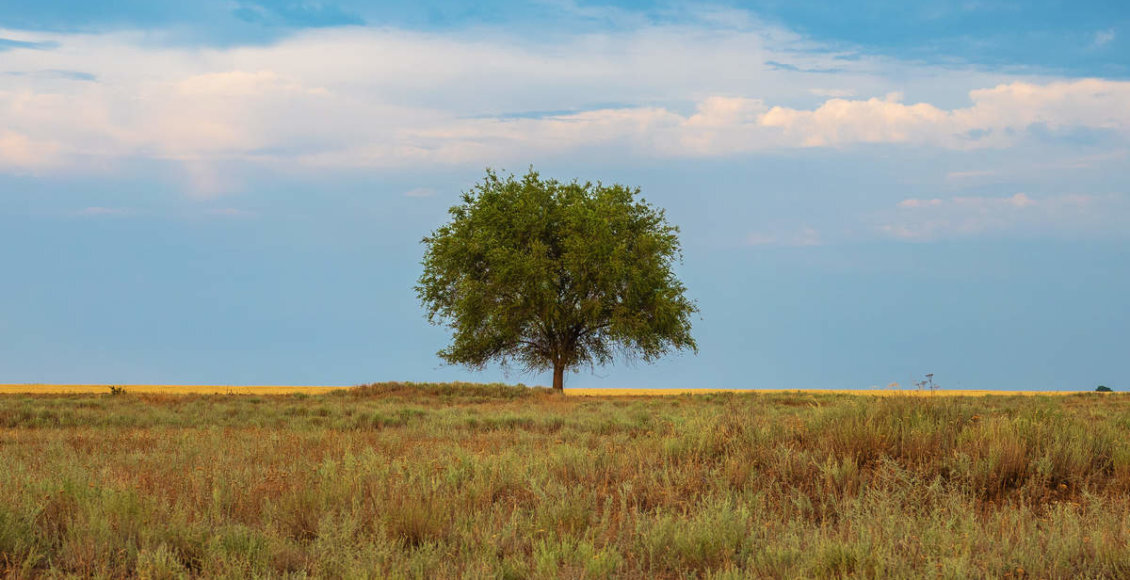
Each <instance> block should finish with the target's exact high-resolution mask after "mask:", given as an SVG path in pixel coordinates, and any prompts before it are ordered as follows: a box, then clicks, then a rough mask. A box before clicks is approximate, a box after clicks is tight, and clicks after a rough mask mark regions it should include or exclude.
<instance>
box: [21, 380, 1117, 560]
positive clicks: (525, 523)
mask: <svg viewBox="0 0 1130 580" xmlns="http://www.w3.org/2000/svg"><path fill="white" fill-rule="evenodd" d="M1128 431H1130V398H1126V397H1123V396H1121V395H1113V396H1110V395H1107V396H1100V395H1095V394H1079V395H1072V396H1059V397H1040V396H1037V397H1021V396H1011V397H1010V396H1001V397H980V398H976V397H909V396H907V397H884V398H871V397H859V396H852V395H843V394H816V393H791V392H790V393H769V394H766V393H746V394H734V393H713V394H704V395H697V396H695V395H687V394H683V395H679V396H670V397H633V398H627V397H605V398H594V397H576V398H572V397H564V398H563V397H558V396H554V395H553V394H551V393H549V392H548V391H547V390H545V389H524V388H513V387H506V386H502V385H480V386H475V385H410V384H380V385H370V386H366V387H362V388H358V389H349V390H340V389H339V390H335V391H331V392H328V393H324V394H317V395H309V394H298V395H286V396H281V395H226V394H205V395H201V394H180V395H172V394H162V393H156V394H154V393H139V392H128V391H127V392H126V393H125V394H121V395H113V396H111V395H109V394H70V395H45V394H19V395H3V396H0V457H2V459H3V464H4V469H3V470H0V490H3V494H4V501H3V502H0V576H10V577H38V576H47V577H68V576H70V577H74V576H78V577H128V576H139V577H147V578H148V577H164V578H173V577H185V576H191V577H209V578H211V577H231V578H237V577H238V578H244V577H297V576H306V577H309V576H314V577H374V578H387V577H393V578H399V577H419V578H457V577H459V578H463V577H472V578H485V577H490V578H526V577H534V578H582V577H588V578H600V577H626V578H681V577H699V578H747V577H773V578H797V577H846V576H857V577H892V578H920V577H945V578H1005V577H1012V578H1020V577H1044V578H1068V577H1091V578H1102V577H1106V578H1117V577H1128V576H1130V437H1127V435H1128Z"/></svg>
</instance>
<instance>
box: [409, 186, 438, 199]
mask: <svg viewBox="0 0 1130 580" xmlns="http://www.w3.org/2000/svg"><path fill="white" fill-rule="evenodd" d="M435 194H436V192H435V190H434V189H431V188H428V187H417V188H415V189H409V190H408V191H405V192H404V197H431V196H433V195H435Z"/></svg>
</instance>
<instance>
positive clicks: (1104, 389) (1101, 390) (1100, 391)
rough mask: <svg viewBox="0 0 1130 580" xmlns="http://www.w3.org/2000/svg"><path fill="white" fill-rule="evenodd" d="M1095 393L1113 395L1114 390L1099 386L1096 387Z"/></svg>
mask: <svg viewBox="0 0 1130 580" xmlns="http://www.w3.org/2000/svg"><path fill="white" fill-rule="evenodd" d="M1095 392H1096V393H1113V392H1114V389H1112V388H1110V387H1108V386H1106V385H1099V386H1097V387H1095Z"/></svg>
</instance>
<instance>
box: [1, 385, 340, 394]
mask: <svg viewBox="0 0 1130 580" xmlns="http://www.w3.org/2000/svg"><path fill="white" fill-rule="evenodd" d="M116 386H119V387H121V388H123V389H125V390H126V391H127V392H130V393H163V394H171V395H210V394H227V393H235V394H239V395H287V394H291V393H306V394H310V395H314V394H318V393H325V392H328V391H335V390H339V389H348V388H350V387H322V386H318V387H303V386H280V385H255V386H235V385H116ZM108 392H110V385H43V384H26V385H0V394H4V393H10V394H34V395H50V394H66V393H108Z"/></svg>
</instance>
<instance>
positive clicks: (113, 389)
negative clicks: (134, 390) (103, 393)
mask: <svg viewBox="0 0 1130 580" xmlns="http://www.w3.org/2000/svg"><path fill="white" fill-rule="evenodd" d="M124 394H126V388H125V387H119V386H118V385H110V396H117V395H124Z"/></svg>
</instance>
